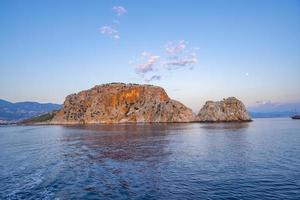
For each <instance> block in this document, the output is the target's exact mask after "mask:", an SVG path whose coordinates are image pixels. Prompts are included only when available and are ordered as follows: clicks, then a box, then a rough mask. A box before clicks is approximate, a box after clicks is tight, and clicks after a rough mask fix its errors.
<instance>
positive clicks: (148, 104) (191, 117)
mask: <svg viewBox="0 0 300 200" xmlns="http://www.w3.org/2000/svg"><path fill="white" fill-rule="evenodd" d="M233 121H238V122H243V121H251V119H250V117H249V114H248V113H247V111H246V108H245V106H244V104H243V103H242V102H241V101H239V100H238V99H236V98H234V97H230V98H227V99H224V100H223V101H219V102H213V101H208V102H206V104H205V105H204V106H203V108H202V109H201V110H200V111H199V113H198V115H196V114H195V113H193V111H192V110H191V109H190V108H188V107H186V106H185V105H183V104H182V103H180V102H178V101H176V100H173V99H171V98H170V97H169V96H168V95H167V93H166V92H165V90H164V89H163V88H161V87H158V86H153V85H141V84H125V83H109V84H102V85H97V86H95V87H93V88H91V89H89V90H84V91H81V92H79V93H77V94H71V95H69V96H67V97H66V99H65V101H64V104H63V106H62V108H61V109H60V110H58V111H56V112H53V113H50V114H46V115H43V116H40V117H37V118H33V120H27V121H26V123H31V122H33V123H44V124H101V123H127V122H128V123H138V122H233Z"/></svg>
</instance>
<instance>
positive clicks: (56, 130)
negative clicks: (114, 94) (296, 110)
mask: <svg viewBox="0 0 300 200" xmlns="http://www.w3.org/2000/svg"><path fill="white" fill-rule="evenodd" d="M0 199H251V200H252V199H300V120H291V119H287V118H286V119H256V120H254V121H253V122H251V123H224V124H200V123H183V124H166V123H164V124H119V125H97V126H96V125H93V126H2V127H0Z"/></svg>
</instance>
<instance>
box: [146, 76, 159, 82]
mask: <svg viewBox="0 0 300 200" xmlns="http://www.w3.org/2000/svg"><path fill="white" fill-rule="evenodd" d="M160 79H161V76H160V75H153V76H151V77H150V78H148V79H145V81H146V82H151V81H159V80H160Z"/></svg>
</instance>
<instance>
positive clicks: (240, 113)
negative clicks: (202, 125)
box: [198, 97, 251, 122]
mask: <svg viewBox="0 0 300 200" xmlns="http://www.w3.org/2000/svg"><path fill="white" fill-rule="evenodd" d="M198 121H200V122H233V121H237V122H242V121H251V118H250V116H249V114H248V112H247V110H246V108H245V106H244V104H243V103H242V102H241V101H240V100H238V99H237V98H235V97H229V98H227V99H223V100H222V101H217V102H213V101H207V102H206V103H205V105H204V106H203V107H202V108H201V110H200V111H199V113H198Z"/></svg>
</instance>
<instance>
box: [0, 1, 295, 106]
mask: <svg viewBox="0 0 300 200" xmlns="http://www.w3.org/2000/svg"><path fill="white" fill-rule="evenodd" d="M0 27H1V31H0V98H2V99H6V100H10V101H13V102H16V101H25V100H26V101H28V100H30V101H39V102H54V103H62V102H63V100H64V98H65V96H66V95H68V94H70V93H74V92H78V91H80V90H83V89H88V88H91V87H93V86H94V85H96V84H102V83H107V82H135V83H149V84H154V85H159V86H162V87H164V88H165V89H166V91H167V93H168V94H169V96H170V97H172V98H174V99H177V100H180V101H182V102H183V103H184V104H186V105H187V106H189V107H191V108H193V109H194V110H198V109H199V108H200V107H201V106H202V104H203V103H204V102H205V101H206V100H209V99H211V100H219V99H222V98H223V97H228V96H236V97H238V98H240V99H241V100H242V101H243V102H244V103H245V104H246V105H247V106H253V105H256V104H258V103H262V102H295V101H300V78H299V75H300V1H296V0H293V1H292V0H291V1H289V0H286V1H280V0H278V1H276V0H272V1H271V0H269V1H268V0H264V1H260V0H257V1H255V0H249V1H239V0H236V1H234V0H228V1H221V0H218V1H214V0H207V1H199V0H194V1H188V0H185V1H169V0H166V1H158V0H157V1H155V0H151V1H125V0H120V1H113V0H88V1H84V0H82V1H79V0H75V1H71V0H67V1H65V0H49V1H47V0H45V1H39V0H35V1H32V0H27V1H22V0H19V1H15V0H0Z"/></svg>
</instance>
